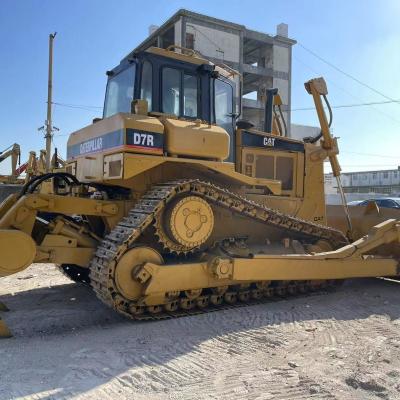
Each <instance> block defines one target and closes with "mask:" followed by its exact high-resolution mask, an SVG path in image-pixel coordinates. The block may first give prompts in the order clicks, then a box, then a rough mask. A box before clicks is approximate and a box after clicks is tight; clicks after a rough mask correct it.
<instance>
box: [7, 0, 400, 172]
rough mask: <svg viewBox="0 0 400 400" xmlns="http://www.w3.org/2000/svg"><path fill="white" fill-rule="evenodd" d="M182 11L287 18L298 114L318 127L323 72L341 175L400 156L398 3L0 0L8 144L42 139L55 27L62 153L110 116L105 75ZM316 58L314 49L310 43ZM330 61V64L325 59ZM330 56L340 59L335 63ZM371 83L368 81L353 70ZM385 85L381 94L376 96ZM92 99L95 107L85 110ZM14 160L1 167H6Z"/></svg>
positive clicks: (252, 24) (252, 23)
mask: <svg viewBox="0 0 400 400" xmlns="http://www.w3.org/2000/svg"><path fill="white" fill-rule="evenodd" d="M180 8H186V9H188V10H191V11H196V12H199V13H203V14H206V15H210V16H213V17H216V18H221V19H224V20H228V21H232V22H236V23H239V24H243V25H245V26H246V27H248V28H249V29H253V30H257V31H261V32H265V33H269V34H275V32H276V25H277V24H279V23H281V22H285V23H287V24H288V25H289V36H290V37H291V38H293V39H295V40H296V41H297V42H298V44H296V45H295V46H294V47H293V65H292V109H293V110H294V111H293V112H292V123H298V124H305V125H314V126H316V125H318V120H317V116H316V113H315V111H313V110H297V111H296V109H299V108H309V107H312V106H313V103H312V98H311V96H309V95H308V94H306V92H305V90H304V86H303V83H304V82H305V81H307V80H308V79H310V78H313V77H316V76H324V77H325V79H326V81H327V84H328V90H329V95H328V96H329V100H330V103H331V105H332V106H333V107H335V106H341V105H352V104H360V103H369V102H382V101H387V99H388V98H390V99H394V100H399V102H393V103H389V104H381V105H374V106H362V107H346V108H334V109H333V112H334V118H333V124H332V131H333V133H334V135H335V136H337V137H339V138H340V139H339V147H340V156H339V160H340V163H341V165H342V169H343V172H350V171H364V170H373V169H389V168H397V166H399V165H400V154H399V147H400V73H399V71H400V51H399V49H400V46H399V44H400V23H399V21H400V1H398V0H380V1H376V0H351V1H350V0H336V1H334V0H330V1H321V0H320V1H314V0H304V1H300V0H298V1H295V0H293V1H288V0H280V1H270V0H261V1H258V0H257V1H256V0H254V1H252V0H248V1H246V2H243V1H238V0H231V1H226V0H219V1H210V0H202V1H201V2H200V1H183V0H180V1H176V0H168V1H161V0H158V1H157V0H153V1H151V2H143V1H135V0H114V1H105V0H64V1H60V0H51V1H50V0H40V1H39V0H0V37H1V41H0V118H1V122H2V124H1V127H0V151H1V150H4V149H5V148H7V147H8V146H10V145H11V144H12V143H14V142H17V143H19V144H20V145H21V147H22V153H23V155H22V160H21V161H22V162H23V161H25V159H27V157H28V153H29V151H30V150H36V151H39V150H40V149H41V148H44V139H43V133H42V132H40V131H38V128H39V127H41V126H43V124H44V120H45V119H46V101H47V63H48V35H49V33H52V32H55V31H56V32H57V36H56V39H55V45H54V47H55V48H54V84H53V88H54V93H53V101H54V102H55V103H62V104H72V105H84V106H85V107H83V108H71V107H65V106H59V105H54V107H53V121H54V125H55V126H56V127H57V128H59V131H57V132H56V134H55V136H54V144H55V146H57V148H58V149H59V152H60V154H61V155H64V156H65V150H66V142H67V139H68V135H69V134H70V133H71V132H73V131H75V130H78V129H80V128H82V127H84V126H86V125H88V124H90V123H91V121H92V119H93V118H94V117H99V116H101V114H102V104H103V101H104V91H105V84H106V75H105V72H106V71H107V70H108V69H111V68H113V67H114V66H116V65H117V64H118V63H119V61H120V60H121V58H123V57H124V56H125V55H126V54H127V53H128V52H130V51H131V50H132V49H133V48H135V47H136V46H137V45H138V44H139V43H140V42H141V41H143V40H144V39H145V38H146V37H147V35H148V27H149V25H151V24H156V25H161V24H162V23H163V22H164V21H166V20H167V19H168V18H169V17H170V16H171V15H172V14H173V13H175V12H176V11H177V10H178V9H180ZM306 49H308V50H311V51H312V52H313V53H314V54H316V55H317V56H318V57H319V58H318V57H316V56H315V55H313V54H312V53H311V52H310V51H307V50H306ZM321 59H323V60H325V61H327V62H328V63H330V64H331V65H329V64H328V63H326V62H323V61H322V60H321ZM332 65H333V66H334V67H332ZM338 69H340V70H342V71H344V72H345V73H346V74H348V75H351V76H353V77H354V78H356V79H357V80H358V81H360V82H362V83H364V84H365V85H368V86H370V87H371V88H372V89H374V90H375V91H374V90H371V89H369V88H367V87H366V86H364V85H361V84H360V83H358V82H357V81H355V80H354V79H351V78H349V77H348V76H346V75H345V74H344V73H341V72H339V71H338ZM377 92H380V93H381V94H378V93H377ZM87 106H90V107H87ZM9 167H10V162H9V161H4V162H3V163H2V164H0V172H1V173H5V171H7V169H8V168H9Z"/></svg>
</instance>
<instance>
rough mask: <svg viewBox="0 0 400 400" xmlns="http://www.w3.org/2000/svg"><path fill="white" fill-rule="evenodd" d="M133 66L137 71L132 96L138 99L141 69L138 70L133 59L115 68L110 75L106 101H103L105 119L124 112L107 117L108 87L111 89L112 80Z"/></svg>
mask: <svg viewBox="0 0 400 400" xmlns="http://www.w3.org/2000/svg"><path fill="white" fill-rule="evenodd" d="M132 66H134V67H135V70H134V74H135V76H134V79H133V90H132V96H133V97H132V100H133V99H135V98H136V95H137V93H136V87H137V82H138V75H139V74H138V69H139V68H138V63H137V60H136V59H131V60H129V61H128V62H127V63H124V64H120V65H119V66H118V67H116V68H114V69H113V70H112V71H111V73H110V75H109V77H108V79H107V84H106V90H105V94H104V101H103V118H109V117H112V116H113V115H115V114H118V113H120V112H122V111H118V112H117V113H115V114H111V115H109V116H108V117H106V100H107V94H108V87H109V84H110V82H111V80H112V79H114V78H116V77H117V76H118V75H119V74H121V73H122V72H125V71H126V70H127V69H128V68H131V67H132ZM107 74H109V73H107ZM140 75H141V74H140Z"/></svg>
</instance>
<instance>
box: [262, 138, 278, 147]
mask: <svg viewBox="0 0 400 400" xmlns="http://www.w3.org/2000/svg"><path fill="white" fill-rule="evenodd" d="M264 146H266V147H274V146H275V138H271V137H267V136H266V137H265V138H264Z"/></svg>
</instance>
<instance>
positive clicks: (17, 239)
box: [0, 229, 36, 277]
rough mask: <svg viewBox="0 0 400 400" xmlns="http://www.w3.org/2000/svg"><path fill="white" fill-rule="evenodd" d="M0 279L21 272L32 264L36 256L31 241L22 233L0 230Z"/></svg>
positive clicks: (33, 243)
mask: <svg viewBox="0 0 400 400" xmlns="http://www.w3.org/2000/svg"><path fill="white" fill-rule="evenodd" d="M0 254H1V257H0V277H2V276H7V275H12V274H15V273H16V272H19V271H22V270H23V269H25V268H27V267H28V266H29V265H30V264H32V262H33V260H34V258H35V255H36V245H35V242H34V241H33V239H32V238H31V237H30V236H28V235H27V234H26V233H24V232H22V231H17V230H13V229H1V230H0Z"/></svg>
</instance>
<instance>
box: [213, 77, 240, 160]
mask: <svg viewBox="0 0 400 400" xmlns="http://www.w3.org/2000/svg"><path fill="white" fill-rule="evenodd" d="M212 85H213V88H212V89H213V90H212V92H213V93H214V96H213V97H214V116H213V117H214V118H213V122H214V123H216V124H217V125H219V126H220V127H221V128H224V129H225V130H226V131H227V132H228V133H229V138H230V144H229V157H228V159H227V160H226V161H229V162H235V140H234V138H235V136H234V133H235V114H234V112H233V94H234V87H233V85H232V82H228V81H227V80H224V79H223V78H218V79H214V80H213V81H212Z"/></svg>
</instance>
